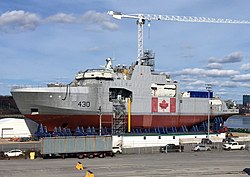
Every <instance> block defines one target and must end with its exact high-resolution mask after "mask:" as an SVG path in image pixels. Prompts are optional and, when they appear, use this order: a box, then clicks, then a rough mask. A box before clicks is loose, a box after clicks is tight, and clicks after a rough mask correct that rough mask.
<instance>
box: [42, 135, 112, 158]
mask: <svg viewBox="0 0 250 177" xmlns="http://www.w3.org/2000/svg"><path fill="white" fill-rule="evenodd" d="M57 155H59V156H62V157H63V158H65V157H67V156H77V157H78V158H84V157H89V158H93V157H96V156H98V157H105V156H107V155H108V156H113V152H112V136H69V137H45V138H42V140H41V156H42V157H48V156H57Z"/></svg>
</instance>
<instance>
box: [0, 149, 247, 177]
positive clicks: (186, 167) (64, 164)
mask: <svg viewBox="0 0 250 177" xmlns="http://www.w3.org/2000/svg"><path fill="white" fill-rule="evenodd" d="M78 161H80V162H81V163H82V164H83V167H85V168H86V169H84V170H81V171H79V170H77V169H76V168H75V165H76V164H77V162H78ZM0 167H1V170H0V176H1V177H34V176H36V177H40V176H42V177H50V176H51V177H52V176H53V177H71V176H72V177H73V176H74V177H75V176H79V177H80V176H81V177H82V176H85V174H86V170H90V171H92V172H93V173H94V175H95V177H127V176H130V177H131V176H132V177H163V176H164V177H165V176H171V177H182V176H185V177H191V176H192V177H196V176H197V177H198V176H213V177H241V176H242V177H244V176H248V175H247V174H246V173H245V172H243V169H245V168H250V152H249V151H248V150H242V151H210V152H183V153H162V154H159V153H158V154H126V155H125V154H121V155H117V156H116V157H113V158H111V157H106V158H103V159H101V158H94V159H77V158H67V159H60V158H58V159H40V158H39V159H35V160H25V159H11V160H0Z"/></svg>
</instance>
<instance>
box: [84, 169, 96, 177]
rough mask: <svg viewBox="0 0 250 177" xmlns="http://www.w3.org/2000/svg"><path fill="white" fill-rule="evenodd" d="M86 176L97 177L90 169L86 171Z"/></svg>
mask: <svg viewBox="0 0 250 177" xmlns="http://www.w3.org/2000/svg"><path fill="white" fill-rule="evenodd" d="M85 177H95V175H94V173H93V172H92V171H90V170H88V171H86V175H85Z"/></svg>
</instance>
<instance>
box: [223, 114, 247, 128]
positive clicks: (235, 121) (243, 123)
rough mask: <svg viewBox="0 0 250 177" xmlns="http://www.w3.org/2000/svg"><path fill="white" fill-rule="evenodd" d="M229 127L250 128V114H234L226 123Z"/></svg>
mask: <svg viewBox="0 0 250 177" xmlns="http://www.w3.org/2000/svg"><path fill="white" fill-rule="evenodd" d="M224 125H225V126H227V127H228V128H249V129H250V116H232V117H229V118H228V119H227V121H226V122H225V124H224Z"/></svg>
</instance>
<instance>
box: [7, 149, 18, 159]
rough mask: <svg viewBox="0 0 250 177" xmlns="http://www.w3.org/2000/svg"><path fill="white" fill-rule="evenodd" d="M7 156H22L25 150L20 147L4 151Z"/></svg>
mask: <svg viewBox="0 0 250 177" xmlns="http://www.w3.org/2000/svg"><path fill="white" fill-rule="evenodd" d="M4 156H5V157H8V158H9V157H22V156H23V151H22V150H20V149H13V150H10V151H8V152H4Z"/></svg>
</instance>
